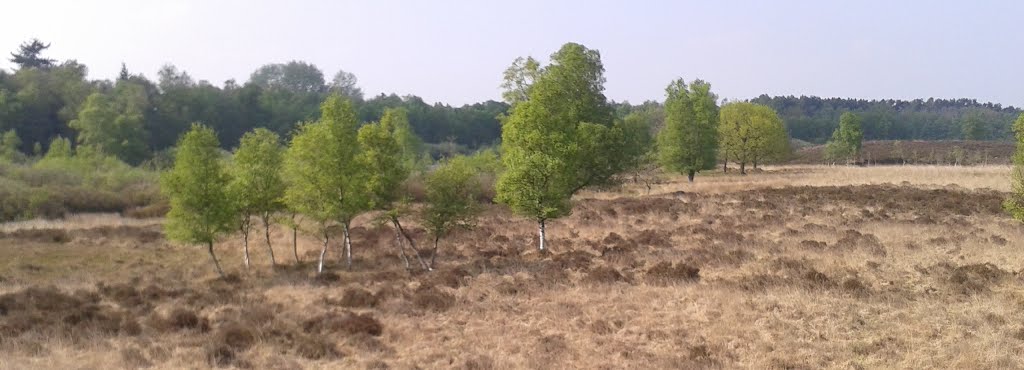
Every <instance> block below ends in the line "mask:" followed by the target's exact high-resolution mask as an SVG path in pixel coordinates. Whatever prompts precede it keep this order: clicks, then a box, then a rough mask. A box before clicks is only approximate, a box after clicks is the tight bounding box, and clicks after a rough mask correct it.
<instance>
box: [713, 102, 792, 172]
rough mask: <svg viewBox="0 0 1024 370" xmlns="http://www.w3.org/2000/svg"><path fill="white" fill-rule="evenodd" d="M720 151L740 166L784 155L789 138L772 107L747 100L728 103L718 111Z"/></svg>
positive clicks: (741, 168) (743, 170)
mask: <svg viewBox="0 0 1024 370" xmlns="http://www.w3.org/2000/svg"><path fill="white" fill-rule="evenodd" d="M718 130H719V131H718V132H719V150H720V151H721V152H722V154H721V157H723V158H726V159H728V160H732V161H734V162H736V163H739V165H740V173H741V174H746V173H747V171H746V167H747V164H748V163H750V164H754V165H755V166H756V165H757V164H758V163H763V162H764V161H769V160H773V159H781V158H783V157H784V156H785V155H786V154H787V153H788V151H789V137H788V136H787V134H786V127H785V126H784V125H783V124H782V120H781V119H780V118H779V115H778V114H776V113H775V110H774V109H772V108H770V107H768V106H764V105H760V104H753V103H747V102H736V103H729V104H726V105H725V106H723V107H722V109H721V111H720V112H719V123H718Z"/></svg>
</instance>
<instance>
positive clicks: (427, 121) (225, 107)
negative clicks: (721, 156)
mask: <svg viewBox="0 0 1024 370" xmlns="http://www.w3.org/2000/svg"><path fill="white" fill-rule="evenodd" d="M47 47H49V45H48V44H45V43H43V42H40V41H38V40H32V41H31V42H27V43H25V44H23V45H22V46H21V47H20V48H19V50H17V51H15V52H13V53H11V57H10V60H11V61H12V62H13V63H14V64H15V65H16V68H15V69H14V70H13V71H6V70H3V69H0V132H11V131H13V132H14V133H15V134H16V135H17V140H13V135H9V136H12V140H10V141H11V142H17V144H18V148H19V150H20V152H22V153H24V154H40V153H45V152H46V151H47V150H48V149H49V145H50V143H51V142H52V141H53V140H54V139H56V138H58V137H63V138H68V139H70V140H71V141H72V142H78V143H83V142H87V141H89V140H90V138H92V139H94V140H102V141H105V143H93V144H96V145H100V146H102V147H104V148H105V150H106V151H108V152H110V153H114V154H115V155H116V156H117V157H119V158H121V159H122V160H124V161H126V162H128V163H132V164H139V163H142V162H144V161H147V160H150V159H153V158H157V159H166V158H168V157H167V155H166V154H167V150H168V149H169V148H170V147H172V146H173V145H174V143H175V141H176V140H177V139H178V138H179V137H180V136H181V134H182V133H183V132H185V131H186V130H187V129H188V128H189V125H190V124H191V123H192V122H202V123H204V124H206V125H208V126H209V127H211V128H212V129H214V130H215V131H216V132H217V135H218V139H219V140H220V142H221V143H222V145H223V146H224V148H225V149H230V148H234V147H236V146H237V145H238V142H239V139H240V138H241V137H242V135H243V134H244V133H245V132H248V131H250V130H252V129H254V128H258V127H263V128H268V129H270V130H271V131H273V132H275V133H278V134H280V135H282V136H286V137H287V136H290V135H291V134H292V131H293V130H294V129H295V127H296V126H297V124H298V123H300V122H311V121H315V120H317V119H318V118H319V114H320V113H319V110H318V109H319V105H320V103H321V102H323V101H324V99H325V98H326V97H327V96H328V95H329V94H331V93H338V94H340V95H343V96H346V97H348V98H349V99H351V100H352V101H353V102H354V104H355V105H356V110H357V114H358V117H359V119H360V120H361V121H362V122H373V121H379V120H380V118H381V116H382V114H383V112H384V111H385V110H386V109H388V108H404V109H405V110H406V112H407V114H408V117H409V122H410V124H411V126H412V129H413V130H414V131H415V133H416V134H417V135H418V136H419V137H421V138H422V139H423V140H424V141H425V142H426V143H428V144H433V145H432V146H431V147H432V148H433V149H434V151H435V153H436V152H438V151H440V152H457V151H463V152H465V151H467V150H470V149H475V148H479V147H482V146H489V145H492V144H495V143H496V142H498V141H499V140H500V136H501V123H500V119H501V118H500V117H503V116H505V115H507V114H508V113H509V107H510V103H514V101H513V100H509V99H508V97H506V100H507V101H506V102H499V101H493V100H489V101H485V102H481V103H476V104H470V105H464V106H461V107H453V106H449V105H445V104H442V103H435V104H429V103H427V102H425V101H424V100H423V99H421V98H420V97H417V96H414V95H407V96H398V95H395V94H390V95H387V94H381V95H377V96H373V97H369V98H367V97H365V96H363V92H362V90H361V89H360V88H359V87H358V85H357V79H356V76H354V75H353V74H351V73H348V72H345V71H338V72H336V73H335V74H334V75H333V77H332V78H330V79H327V78H326V77H325V74H324V72H323V71H322V70H320V69H319V68H318V67H317V66H315V65H312V64H309V63H306V62H301V61H290V62H286V63H276V64H267V65H264V66H263V67H260V68H259V69H257V70H256V71H254V72H253V73H252V74H251V75H250V77H249V80H248V81H246V82H244V83H239V82H237V81H235V80H228V81H225V82H224V83H222V84H220V85H217V84H213V83H210V82H209V81H206V80H197V79H195V78H194V77H193V76H191V75H189V74H188V73H187V72H186V71H182V70H179V69H177V68H176V67H174V66H173V65H166V66H164V67H163V68H161V69H160V70H159V72H158V73H157V77H156V80H155V81H154V80H150V79H148V78H147V77H145V76H144V75H142V74H138V73H133V72H132V71H131V70H130V69H129V68H128V67H127V66H123V65H122V69H121V73H120V75H119V76H118V77H117V78H116V79H115V80H113V81H110V80H90V79H88V68H87V67H86V66H85V65H83V64H81V63H79V62H77V61H75V60H67V61H64V62H57V61H55V60H53V59H48V58H46V57H45V55H44V54H45V51H46V49H47ZM752 102H753V103H758V104H763V105H768V106H770V107H772V108H774V109H775V110H776V111H777V112H778V113H779V115H780V117H781V118H782V120H783V122H784V124H785V126H786V128H787V130H788V131H789V134H790V136H791V137H792V138H794V139H800V140H804V141H808V142H812V143H823V142H825V141H826V140H827V139H828V138H829V136H830V135H831V134H832V132H833V131H834V130H835V128H836V127H837V125H838V122H839V116H840V115H841V114H842V113H843V112H847V111H850V112H854V113H858V114H859V115H860V116H861V117H862V119H863V123H862V125H863V130H864V138H865V140H882V139H888V140H950V139H969V140H1007V139H1010V138H1011V137H1012V136H1011V131H1010V126H1011V123H1012V121H1013V119H1014V118H1015V117H1016V116H1017V115H1018V114H1019V113H1020V112H1021V111H1020V110H1019V109H1017V108H1014V107H1003V106H1001V105H999V104H992V103H979V102H978V101H976V100H972V99H957V100H944V99H928V100H921V99H917V100H913V101H903V100H858V99H840V98H828V99H825V98H818V97H806V96H801V97H793V96H788V97H769V96H767V95H762V96H759V97H757V98H755V99H753V100H752ZM612 106H613V108H614V109H615V111H616V115H617V116H618V118H620V119H622V118H625V117H626V116H627V115H628V114H629V113H632V112H636V111H644V112H647V113H648V114H649V116H650V117H653V118H655V119H656V120H657V117H661V116H663V115H664V113H663V107H662V104H661V103H660V102H653V101H648V102H644V103H643V104H639V105H632V104H630V103H628V102H618V103H615V102H612ZM656 126H657V123H656Z"/></svg>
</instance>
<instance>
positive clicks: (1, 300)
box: [0, 166, 1024, 369]
mask: <svg viewBox="0 0 1024 370" xmlns="http://www.w3.org/2000/svg"><path fill="white" fill-rule="evenodd" d="M1008 181H1009V167H1008V166H976V167H969V168H963V167H952V166H873V167H825V166H783V167H768V168H766V169H764V170H763V171H761V172H755V173H753V174H751V175H748V176H739V175H737V174H735V171H733V172H731V173H729V174H721V173H717V172H709V173H705V174H701V175H699V176H698V177H697V181H696V182H695V183H693V184H688V183H686V181H685V179H678V178H672V179H669V181H666V182H664V183H661V184H657V185H656V186H654V187H653V189H652V191H651V193H650V194H647V193H646V189H642V188H640V187H633V186H627V187H625V188H623V189H619V190H617V191H611V192H585V193H584V194H581V196H580V197H579V198H578V199H577V203H576V206H575V209H574V213H573V215H572V216H570V217H567V218H565V219H561V220H557V221H554V222H551V223H550V224H549V227H548V231H549V233H550V235H549V238H550V239H549V242H550V246H551V247H552V250H553V253H551V254H548V255H541V254H538V253H537V252H536V251H535V250H534V242H535V237H536V236H535V229H534V227H535V225H534V224H533V223H532V222H531V221H530V220H524V219H522V218H519V217H515V216H513V215H511V214H509V213H508V212H507V211H505V210H503V209H502V208H500V207H497V206H492V207H490V208H489V209H488V210H487V212H486V214H485V217H484V218H483V219H482V220H481V223H480V225H479V226H478V227H477V228H476V229H474V230H472V231H467V232H462V233H459V234H458V235H456V236H455V237H453V238H452V239H451V240H450V241H447V242H446V244H444V245H442V254H441V256H440V259H439V261H438V264H439V265H440V269H439V270H438V271H434V272H431V273H413V274H409V273H407V272H406V271H405V270H404V269H403V268H402V267H401V266H400V263H399V259H398V257H397V256H396V255H395V253H394V251H395V249H394V247H393V246H392V244H391V243H392V241H393V238H394V234H393V233H392V231H391V230H390V229H388V228H386V227H379V226H375V224H373V223H372V222H370V217H369V216H364V217H361V218H359V219H358V220H357V221H356V225H355V227H354V230H353V234H354V235H353V250H354V254H355V256H356V257H357V258H356V261H355V269H354V270H353V271H345V270H344V269H342V268H341V267H340V266H341V264H340V263H339V261H338V257H339V256H340V252H339V249H338V248H337V247H334V248H332V249H331V251H330V252H329V261H330V262H331V265H330V266H329V273H328V274H326V275H325V276H323V277H320V278H317V277H315V276H314V273H313V271H314V266H313V265H312V261H313V260H314V257H315V256H316V254H317V252H318V250H317V248H318V242H317V241H316V240H315V239H312V238H311V237H307V236H303V235H300V238H299V247H300V250H299V252H300V256H301V258H302V259H303V264H301V265H298V266H297V265H296V263H295V261H293V259H292V258H291V250H290V248H291V246H290V242H291V234H290V233H288V232H286V230H284V229H275V230H274V232H273V234H272V239H273V242H274V247H275V254H276V255H277V256H278V261H279V263H283V266H281V267H278V268H277V269H276V270H272V269H271V268H270V266H269V262H268V261H267V259H266V257H265V255H264V254H265V253H266V252H265V250H264V248H263V246H262V244H261V242H260V241H256V242H254V245H255V246H256V247H255V248H253V249H252V253H253V259H254V262H256V264H255V265H254V266H253V268H252V270H250V271H245V270H244V268H242V257H241V242H240V240H238V238H231V239H228V240H224V241H222V242H221V243H219V244H218V245H217V246H216V248H217V251H218V253H220V255H221V261H222V263H223V264H224V265H225V268H226V270H228V272H229V273H231V274H232V277H231V278H230V279H228V280H227V281H221V280H217V279H214V276H215V274H214V272H213V269H212V266H211V265H210V263H209V260H208V256H207V255H206V253H205V251H204V250H202V249H201V248H199V247H187V246H176V245H171V244H170V243H168V242H167V241H166V240H165V239H164V236H163V234H162V231H161V229H160V226H159V223H158V222H156V221H145V222H143V221H124V220H119V219H118V218H116V217H112V216H109V215H105V216H98V217H92V218H90V217H86V216H83V217H79V218H77V219H73V220H70V221H68V222H67V223H66V224H62V223H61V222H46V223H35V224H34V223H21V224H9V225H5V227H3V228H2V229H3V230H4V231H3V232H2V233H0V368H4V369H24V368H138V367H150V368H167V369H171V368H175V369H176V368H205V367H208V366H229V367H237V368H259V369H262V368H278V369H289V368H357V369H361V368H373V369H382V368H391V369H416V368H423V369H433V368H458V369H490V368H499V369H502V368H580V369H621V368H637V369H641V368H643V369H646V368H687V369H689V368H724V369H732V368H752V369H765V368H767V369H817V368H855V369H859V368H865V369H869V368H970V369H982V368H991V369H1005V368H1021V367H1024V357H1022V356H1021V354H1022V353H1024V324H1022V323H1024V310H1022V309H1021V308H1022V307H1024V282H1022V280H1021V279H1020V278H1019V277H1018V274H1019V272H1020V271H1022V270H1024V242H1022V240H1024V225H1021V224H1020V223H1018V222H1016V221H1014V220H1012V219H1010V218H1009V217H1008V216H1006V215H1005V214H1004V213H1003V212H1002V210H1001V208H1000V204H1001V202H1002V201H1003V199H1004V197H1005V192H1006V191H1007V190H1008V189H1009V182H1008ZM410 227H411V228H413V229H414V233H415V234H416V235H417V236H418V237H419V238H420V239H419V242H420V243H425V242H426V241H425V239H426V238H425V237H423V235H422V230H420V229H419V228H418V227H416V226H415V225H410ZM334 240H338V239H334ZM332 243H334V242H332ZM335 245H336V243H335Z"/></svg>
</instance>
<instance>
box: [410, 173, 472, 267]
mask: <svg viewBox="0 0 1024 370" xmlns="http://www.w3.org/2000/svg"><path fill="white" fill-rule="evenodd" d="M477 175H478V174H477V170H476V168H475V167H474V166H473V165H472V164H471V163H470V160H469V159H468V158H467V157H464V156H457V157H454V158H451V159H449V160H447V161H445V162H444V163H442V164H440V165H439V166H438V167H437V168H436V169H434V170H433V171H432V172H431V173H430V174H428V175H427V180H426V185H427V199H426V203H425V204H424V206H423V209H422V212H421V219H422V222H423V226H424V227H425V228H426V229H427V233H429V234H430V236H431V238H432V239H433V242H434V246H433V249H432V250H431V253H430V262H429V263H428V266H427V269H428V270H433V269H434V263H435V261H436V260H437V249H438V243H439V241H440V240H441V239H442V238H444V237H447V236H448V235H449V234H450V233H451V232H452V231H453V230H455V229H459V228H469V227H472V226H473V224H474V221H475V220H476V217H477V215H478V214H479V212H480V204H479V203H478V202H477V199H478V197H479V196H480V194H479V193H480V181H479V177H478V176H477Z"/></svg>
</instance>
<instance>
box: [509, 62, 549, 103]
mask: <svg viewBox="0 0 1024 370" xmlns="http://www.w3.org/2000/svg"><path fill="white" fill-rule="evenodd" d="M540 71H541V68H540V62H538V61H537V60H536V59H533V57H526V58H523V57H519V58H516V60H515V61H514V62H512V65H511V66H509V67H508V69H506V70H505V74H504V76H503V81H502V83H501V88H502V89H503V90H504V91H503V92H502V93H501V97H502V99H504V100H505V102H506V103H508V104H511V105H515V104H516V103H519V102H522V101H526V100H527V99H529V98H530V86H533V83H534V82H535V81H536V80H537V77H538V76H540Z"/></svg>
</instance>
